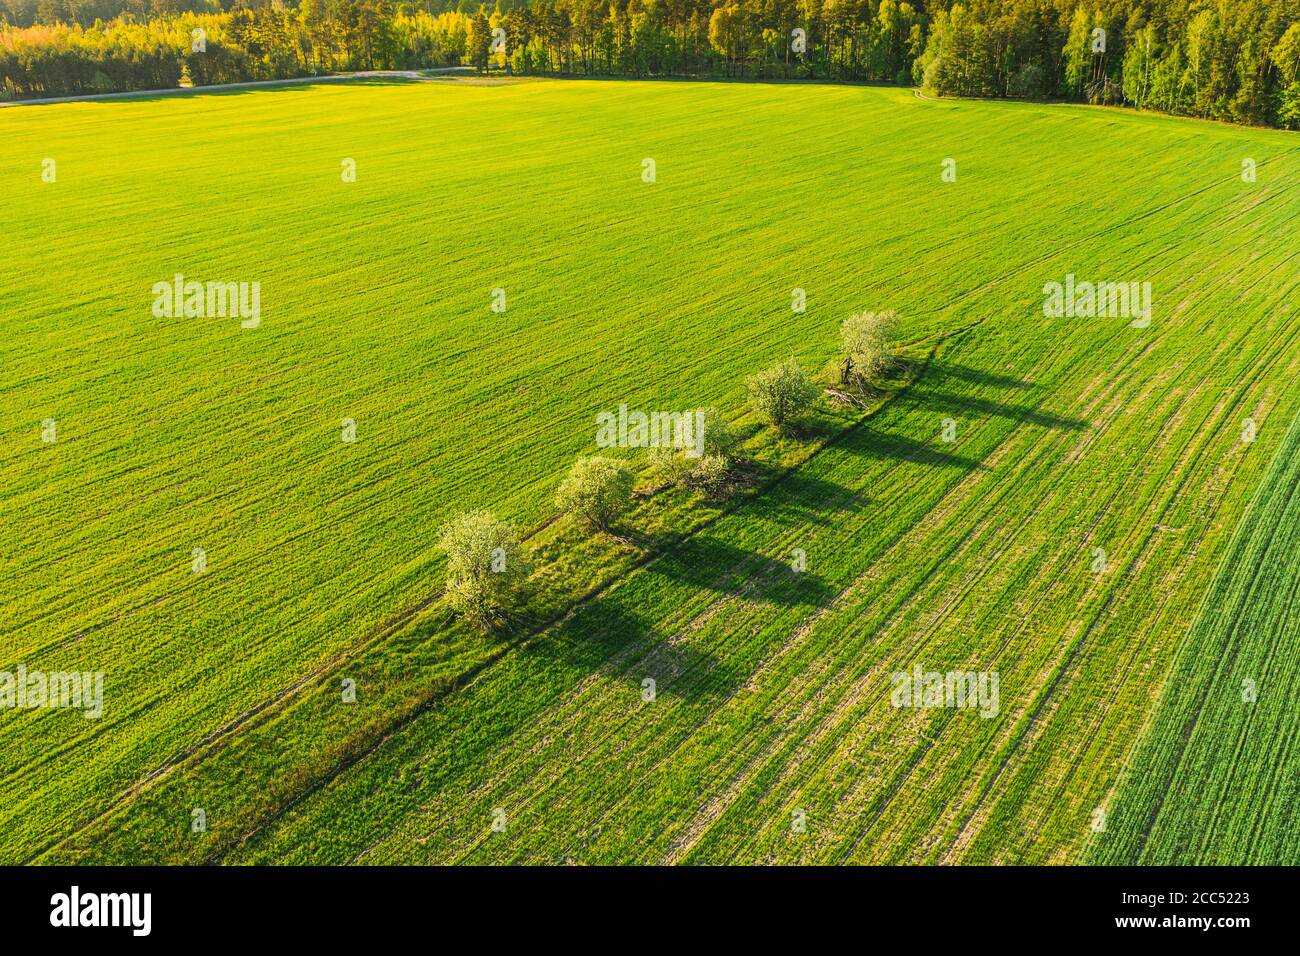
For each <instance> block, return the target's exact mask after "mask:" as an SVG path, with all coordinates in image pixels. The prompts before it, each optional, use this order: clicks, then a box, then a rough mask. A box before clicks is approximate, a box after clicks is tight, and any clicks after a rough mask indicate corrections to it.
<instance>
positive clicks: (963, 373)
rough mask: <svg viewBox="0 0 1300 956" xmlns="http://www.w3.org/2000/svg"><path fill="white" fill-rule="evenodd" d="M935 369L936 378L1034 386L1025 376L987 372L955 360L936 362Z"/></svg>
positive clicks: (985, 383)
mask: <svg viewBox="0 0 1300 956" xmlns="http://www.w3.org/2000/svg"><path fill="white" fill-rule="evenodd" d="M933 369H934V371H933V373H932V374H933V377H934V378H945V377H951V378H959V379H961V380H962V381H963V382H970V383H971V384H973V385H992V386H995V387H997V388H1016V389H1026V388H1032V387H1033V383H1031V382H1028V381H1026V380H1025V379H1023V378H1017V377H1016V376H1014V375H999V374H998V373H996V372H986V371H984V370H983V369H978V368H971V367H969V366H966V365H958V364H956V363H955V362H943V363H935V365H934V366H933Z"/></svg>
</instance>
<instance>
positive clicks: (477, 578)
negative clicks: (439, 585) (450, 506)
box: [438, 511, 529, 631]
mask: <svg viewBox="0 0 1300 956" xmlns="http://www.w3.org/2000/svg"><path fill="white" fill-rule="evenodd" d="M438 548H439V549H440V550H442V551H444V552H446V555H447V584H446V594H447V602H448V603H449V604H450V605H451V606H452V608H453V609H454V610H456V611H458V612H459V613H460V614H461V615H462V616H464V618H465V620H466V621H468V622H469V623H470V624H471V625H473V626H474V627H476V628H478V629H480V630H484V631H486V630H491V629H493V628H495V627H496V626H498V625H499V624H501V623H502V622H503V621H504V620H505V618H506V616H507V614H508V613H509V611H510V610H511V609H512V608H513V606H514V604H515V603H516V602H517V601H518V599H519V597H520V595H521V594H522V585H523V582H524V580H525V579H526V578H527V577H528V571H529V567H528V560H527V556H526V555H525V553H524V550H523V546H522V545H521V544H520V542H519V537H518V536H517V535H516V534H515V532H514V529H513V528H511V527H510V526H509V525H508V524H506V523H504V522H502V521H499V520H497V518H495V517H494V516H493V515H492V514H490V513H489V512H486V511H474V512H470V513H469V514H462V515H457V516H456V517H455V518H453V519H452V520H451V521H449V522H448V523H447V524H446V525H445V526H444V527H443V530H442V535H441V536H440V537H439V539H438Z"/></svg>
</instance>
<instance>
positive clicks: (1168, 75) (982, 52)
mask: <svg viewBox="0 0 1300 956" xmlns="http://www.w3.org/2000/svg"><path fill="white" fill-rule="evenodd" d="M229 2H230V0H0V18H3V19H2V20H0V95H5V94H6V93H7V95H9V96H57V95H75V94H81V93H88V92H100V91H109V90H134V89H149V88H162V87H173V86H177V85H187V84H191V83H192V84H194V85H199V86H201V85H207V84H212V83H224V82H237V81H246V80H262V79H285V78H289V77H299V76H311V75H315V74H321V73H332V72H344V71H349V70H376V69H381V70H382V69H420V68H429V67H442V66H456V65H469V66H474V67H477V68H479V69H481V70H487V69H502V70H505V69H508V70H510V71H512V72H514V73H547V74H577V75H587V76H599V75H610V76H633V77H644V76H732V77H756V78H765V77H771V78H776V77H783V78H810V79H837V80H867V81H888V82H899V83H905V82H916V83H919V84H921V85H922V86H923V87H924V88H925V89H926V90H928V91H930V92H933V93H935V94H940V95H942V94H961V95H972V96H1016V97H1030V98H1053V99H1066V100H1082V101H1089V102H1094V103H1126V104H1129V105H1133V106H1137V107H1139V108H1144V109H1155V110H1161V111H1164V112H1170V113H1179V114H1186V115H1192V116H1200V117H1206V118H1212V119H1221V120H1230V121H1233V122H1240V123H1251V124H1260V125H1278V126H1289V127H1293V128H1294V127H1300V0H965V2H962V3H953V2H952V0H496V2H495V5H494V6H492V7H490V8H489V7H485V6H478V5H475V6H474V7H472V8H471V7H470V6H469V4H470V3H471V2H472V0H426V2H425V3H422V4H420V3H411V4H408V3H400V4H397V5H395V6H394V5H393V4H392V3H390V2H389V0H301V2H300V3H299V4H298V5H297V6H286V5H285V4H284V3H283V2H281V0H269V2H268V0H256V2H252V3H251V5H250V3H248V2H246V0H238V4H239V5H238V6H235V7H234V8H233V9H223V7H222V5H223V3H229ZM108 11H116V15H115V16H113V17H112V18H111V19H108V20H104V19H102V18H101V17H100V16H99V14H102V13H106V12H108ZM91 12H94V13H95V19H93V20H91V21H90V22H86V20H87V17H88V16H90V14H91ZM51 21H52V22H51Z"/></svg>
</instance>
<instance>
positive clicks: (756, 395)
mask: <svg viewBox="0 0 1300 956" xmlns="http://www.w3.org/2000/svg"><path fill="white" fill-rule="evenodd" d="M745 387H746V389H747V390H748V391H749V404H750V406H751V407H752V408H753V409H754V411H755V412H757V413H758V415H759V417H760V418H762V419H763V420H764V421H767V422H770V423H771V424H772V425H774V426H776V428H777V430H778V431H786V430H787V429H788V428H789V427H790V425H792V424H793V423H794V420H795V419H796V418H798V417H799V416H800V415H802V414H803V413H804V412H806V411H807V410H808V409H809V407H811V405H812V403H813V402H814V401H815V400H816V399H817V386H816V385H815V384H813V380H812V379H811V378H809V377H808V373H807V372H805V371H804V370H803V369H802V368H800V367H799V363H798V362H796V361H795V360H794V359H793V358H789V359H786V360H785V361H784V362H782V363H781V364H780V365H774V366H773V367H772V368H770V369H768V370H767V371H765V372H759V373H758V374H756V375H751V376H750V377H749V378H748V379H746V380H745Z"/></svg>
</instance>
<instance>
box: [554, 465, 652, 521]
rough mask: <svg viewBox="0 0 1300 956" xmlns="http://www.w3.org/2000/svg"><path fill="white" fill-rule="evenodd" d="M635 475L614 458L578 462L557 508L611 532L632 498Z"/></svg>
mask: <svg viewBox="0 0 1300 956" xmlns="http://www.w3.org/2000/svg"><path fill="white" fill-rule="evenodd" d="M633 482H634V479H633V476H632V472H631V471H629V470H628V468H627V467H626V466H625V465H624V464H623V463H622V462H619V461H616V460H615V459H613V458H602V457H593V458H579V459H578V460H577V461H575V462H574V463H573V467H572V468H570V469H569V474H568V475H567V476H565V479H564V480H563V481H562V482H560V487H559V489H558V490H557V491H556V493H555V504H556V507H558V508H559V509H560V511H561V512H563V513H564V514H568V515H572V516H574V517H576V518H579V519H581V520H583V521H585V522H587V523H588V524H589V525H591V526H592V527H593V528H598V529H600V530H608V528H609V526H610V525H611V523H613V521H614V520H615V519H616V518H618V516H619V515H621V514H622V513H623V512H624V511H626V510H627V508H628V505H629V504H630V503H631V498H632V485H633Z"/></svg>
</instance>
